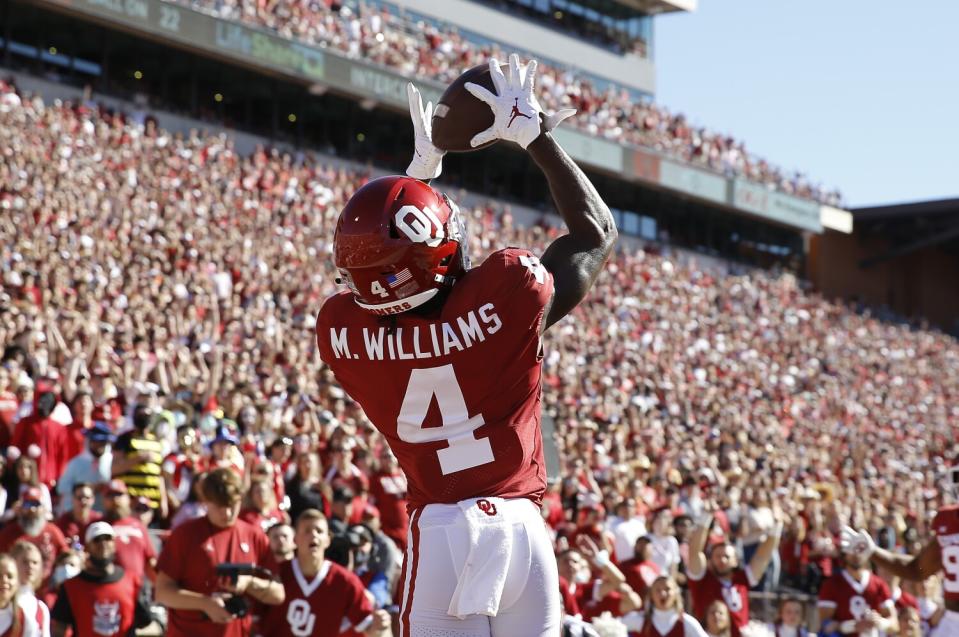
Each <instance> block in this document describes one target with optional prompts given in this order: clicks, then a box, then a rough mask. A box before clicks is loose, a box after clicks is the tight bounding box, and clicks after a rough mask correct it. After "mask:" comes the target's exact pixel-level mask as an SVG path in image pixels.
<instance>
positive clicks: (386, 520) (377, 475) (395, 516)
mask: <svg viewBox="0 0 959 637" xmlns="http://www.w3.org/2000/svg"><path fill="white" fill-rule="evenodd" d="M406 489H407V485H406V475H404V474H403V471H402V470H401V469H400V466H399V463H398V462H397V461H396V456H394V455H393V452H392V451H390V450H389V449H384V450H383V458H382V460H381V461H380V467H379V469H378V470H377V471H376V472H374V473H373V477H372V479H371V480H370V503H372V504H373V505H375V506H376V509H377V511H379V513H380V526H381V528H382V530H383V533H385V534H386V535H387V537H389V538H390V539H391V540H393V541H394V542H396V546H398V547H399V548H400V550H401V551H405V550H406V534H407V533H406V532H407V530H408V529H409V525H410V516H409V512H408V511H407V509H406Z"/></svg>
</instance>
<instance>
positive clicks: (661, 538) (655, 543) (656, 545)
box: [649, 505, 682, 579]
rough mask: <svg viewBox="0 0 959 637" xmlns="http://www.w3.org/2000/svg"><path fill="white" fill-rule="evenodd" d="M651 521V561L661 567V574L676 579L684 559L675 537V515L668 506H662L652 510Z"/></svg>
mask: <svg viewBox="0 0 959 637" xmlns="http://www.w3.org/2000/svg"><path fill="white" fill-rule="evenodd" d="M650 520H651V523H650V533H649V539H650V542H651V545H652V546H651V548H652V555H651V557H650V559H651V560H652V561H653V563H654V564H656V566H658V567H659V572H660V573H662V574H663V575H668V576H670V577H672V578H674V579H675V577H676V574H677V573H678V572H679V563H680V561H681V560H682V557H681V556H680V553H679V542H678V541H677V540H676V536H674V535H673V513H672V511H670V509H669V507H668V506H665V505H664V506H660V507H657V508H655V509H653V510H652V512H651V513H650Z"/></svg>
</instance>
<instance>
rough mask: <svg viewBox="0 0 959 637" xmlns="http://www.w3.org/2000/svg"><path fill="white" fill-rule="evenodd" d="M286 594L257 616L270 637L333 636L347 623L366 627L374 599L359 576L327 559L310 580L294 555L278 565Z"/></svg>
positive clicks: (362, 627) (261, 628)
mask: <svg viewBox="0 0 959 637" xmlns="http://www.w3.org/2000/svg"><path fill="white" fill-rule="evenodd" d="M280 581H281V582H282V583H283V590H284V591H285V592H286V597H285V598H284V599H283V603H282V604H277V605H276V606H269V607H267V609H266V613H265V614H264V616H263V618H262V619H261V620H260V630H259V632H260V633H261V634H262V635H269V637H308V636H309V637H335V635H339V634H340V633H341V632H343V629H344V628H346V627H349V626H353V627H359V628H361V629H365V628H366V626H368V625H369V623H370V621H372V617H373V603H372V602H371V601H370V600H369V598H367V596H366V594H365V593H364V591H365V589H364V588H363V583H362V582H361V581H360V578H359V577H357V576H356V575H354V574H353V573H352V572H351V571H349V570H347V569H345V568H343V567H342V566H340V565H339V564H336V563H334V562H331V561H329V560H326V561H324V562H323V566H322V567H320V572H319V573H317V574H316V576H315V577H314V578H313V580H312V581H307V579H306V577H305V576H304V575H303V571H301V570H300V563H299V562H298V561H297V560H296V559H295V558H294V559H292V560H290V561H289V562H283V564H281V565H280Z"/></svg>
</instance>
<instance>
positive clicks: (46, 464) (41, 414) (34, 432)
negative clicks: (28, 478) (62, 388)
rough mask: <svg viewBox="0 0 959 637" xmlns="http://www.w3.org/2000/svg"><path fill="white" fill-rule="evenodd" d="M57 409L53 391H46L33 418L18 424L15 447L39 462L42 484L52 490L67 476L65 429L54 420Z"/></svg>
mask: <svg viewBox="0 0 959 637" xmlns="http://www.w3.org/2000/svg"><path fill="white" fill-rule="evenodd" d="M56 406H57V397H56V394H54V393H53V392H52V391H42V392H40V394H39V396H38V397H37V400H36V403H35V410H34V412H33V414H31V415H30V416H28V417H26V418H24V419H23V420H21V421H20V422H18V423H17V426H16V429H15V430H14V432H13V439H12V440H11V441H10V444H11V446H13V447H16V448H17V449H18V450H19V451H20V454H21V455H26V456H29V457H31V458H34V459H36V462H37V470H38V472H39V478H40V482H41V483H43V484H44V485H46V486H47V487H48V488H52V487H53V485H54V484H55V483H56V481H57V480H58V479H59V478H60V475H61V474H62V473H63V468H64V466H65V465H66V460H65V459H64V442H65V435H66V434H65V431H66V430H65V429H64V427H63V425H62V424H60V423H58V422H57V421H56V420H54V419H53V418H51V414H52V413H53V410H54V408H56Z"/></svg>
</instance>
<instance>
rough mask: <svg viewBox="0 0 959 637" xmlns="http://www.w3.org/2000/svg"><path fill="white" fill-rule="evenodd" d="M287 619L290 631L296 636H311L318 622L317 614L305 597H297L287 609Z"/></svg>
mask: <svg viewBox="0 0 959 637" xmlns="http://www.w3.org/2000/svg"><path fill="white" fill-rule="evenodd" d="M286 621H287V622H288V623H289V624H290V632H291V633H293V634H294V635H296V637H309V635H312V634H313V626H314V624H316V615H314V614H313V611H311V610H310V605H309V603H307V601H306V600H304V599H295V600H293V601H292V602H290V607H289V608H287V609H286Z"/></svg>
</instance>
